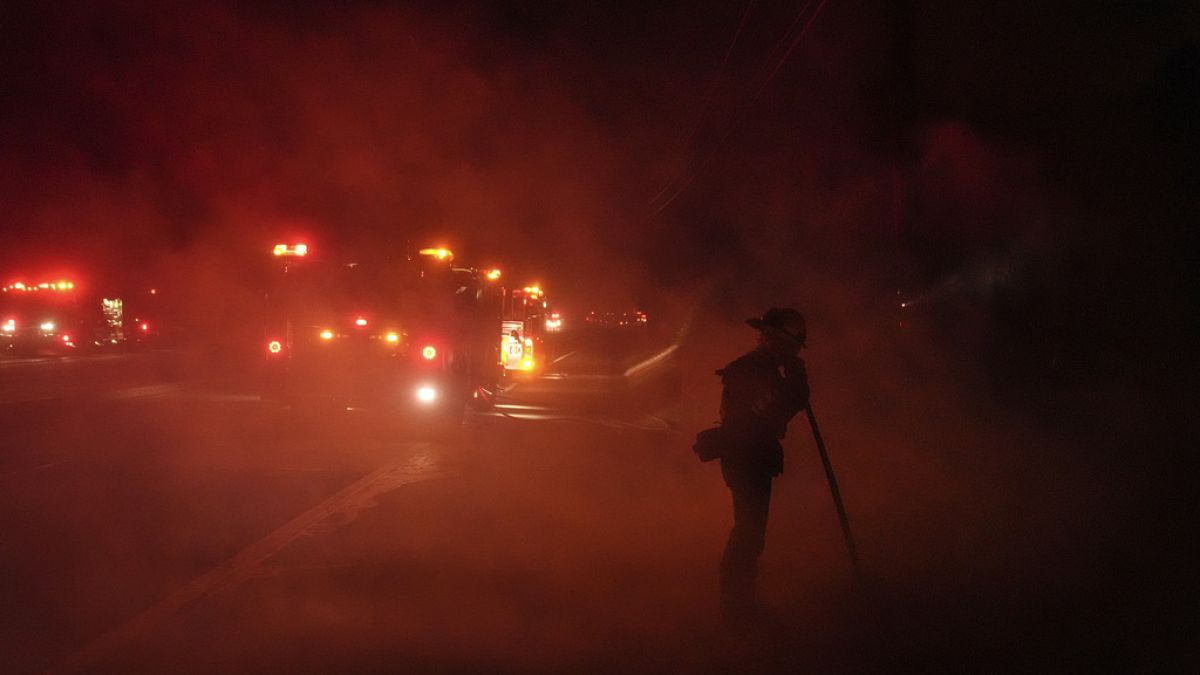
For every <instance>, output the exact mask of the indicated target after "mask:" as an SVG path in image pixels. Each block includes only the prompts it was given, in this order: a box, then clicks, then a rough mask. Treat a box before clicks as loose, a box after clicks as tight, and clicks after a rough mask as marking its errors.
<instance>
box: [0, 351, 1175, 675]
mask: <svg viewBox="0 0 1200 675" xmlns="http://www.w3.org/2000/svg"><path fill="white" fill-rule="evenodd" d="M722 354H724V351H723V352H722ZM817 356H819V354H818V355H817ZM555 358H556V359H557V362H556V363H553V364H551V366H550V367H548V368H547V369H546V370H545V371H544V372H542V373H539V374H538V375H537V376H536V377H533V378H530V379H527V380H522V381H519V382H517V383H515V384H512V385H511V386H509V387H508V388H507V389H506V390H505V391H504V392H503V394H502V395H501V396H500V399H499V404H498V405H497V406H496V408H495V409H493V410H488V411H484V412H472V413H470V414H468V415H467V417H466V419H465V420H464V422H463V425H462V427H461V428H460V429H455V430H453V431H450V432H446V433H431V430H429V429H420V430H413V429H407V428H405V427H404V426H403V425H397V424H395V423H393V422H392V421H391V420H388V419H381V418H380V417H379V416H377V415H374V414H372V412H371V411H365V410H345V409H334V410H325V411H320V412H314V411H305V412H303V414H296V413H294V412H291V411H288V410H286V409H283V408H281V407H279V406H278V405H275V404H268V403H265V402H263V401H262V400H260V398H259V396H258V395H257V393H256V391H255V388H254V386H253V383H254V377H253V368H250V367H246V366H245V364H243V365H241V366H237V367H222V366H221V365H220V364H219V363H218V362H216V361H214V360H213V359H212V357H211V356H205V357H203V358H201V357H198V356H197V355H195V354H191V353H181V352H147V353H140V354H111V355H97V356H90V357H79V358H75V357H72V358H57V359H55V358H43V359H22V360H14V359H4V360H0V536H2V538H3V541H2V553H3V555H2V556H0V607H4V611H3V612H0V671H3V672H5V673H9V672H12V673H36V672H101V673H129V672H198V673H199V672H204V673H211V672H396V671H416V672H476V671H487V672H564V671H565V672H623V673H627V672H662V671H687V672H878V671H905V672H908V671H930V670H933V671H951V672H979V671H991V670H1008V671H1011V670H1019V671H1023V672H1029V671H1042V670H1054V671H1057V672H1079V671H1083V670H1097V669H1098V670H1111V669H1113V668H1116V669H1133V670H1137V669H1146V668H1149V670H1151V671H1153V670H1161V668H1159V666H1164V665H1169V664H1172V663H1175V662H1176V661H1177V660H1178V658H1177V656H1176V655H1175V652H1172V651H1170V648H1171V646H1172V645H1174V644H1177V643H1176V642H1174V640H1176V638H1175V637H1174V634H1168V633H1164V632H1163V631H1161V629H1160V628H1159V625H1160V622H1161V616H1163V615H1165V613H1166V612H1167V611H1168V610H1169V609H1171V610H1173V609H1174V605H1171V604H1170V603H1172V602H1176V604H1178V602H1177V601H1175V600H1172V598H1173V597H1174V596H1173V595H1170V594H1159V595H1149V594H1146V595H1145V597H1142V596H1135V595H1129V594H1125V595H1121V594H1116V593H1112V592H1108V591H1109V589H1112V588H1114V584H1116V583H1118V582H1124V581H1126V580H1127V579H1128V576H1129V575H1130V574H1131V572H1127V571H1126V570H1127V569H1131V568H1129V566H1128V565H1127V563H1126V562H1125V561H1126V560H1127V558H1125V557H1114V556H1107V557H1106V555H1105V552H1107V551H1113V550H1120V549H1119V548H1117V545H1118V543H1119V540H1120V537H1121V534H1120V531H1119V530H1114V529H1113V528H1112V527H1101V526H1099V525H1089V523H1093V522H1100V523H1104V522H1107V523H1114V522H1119V521H1117V520H1115V516H1110V517H1107V518H1106V519H1101V518H1099V517H1098V516H1097V514H1117V513H1120V512H1122V511H1123V510H1125V509H1124V508H1123V507H1124V504H1125V503H1126V502H1123V501H1121V500H1120V499H1119V496H1120V492H1119V489H1118V488H1119V486H1118V484H1117V483H1115V482H1114V481H1112V480H1109V479H1108V478H1106V477H1105V476H1104V475H1103V474H1100V473H1098V472H1096V471H1089V470H1087V466H1088V464H1087V462H1086V457H1087V455H1086V454H1084V452H1085V451H1087V452H1092V451H1093V448H1094V447H1095V446H1090V447H1088V448H1084V449H1083V450H1080V451H1078V452H1076V451H1072V450H1071V448H1069V447H1067V446H1064V445H1063V444H1062V443H1061V441H1054V440H1052V439H1047V438H1046V437H1045V436H1044V435H1043V436H1038V435H1034V434H1033V433H1032V432H1030V431H1028V430H1023V429H1022V428H1020V427H1019V426H1013V425H1008V424H1006V423H1005V422H1004V420H1001V419H998V418H995V417H994V416H988V415H983V414H979V413H977V412H975V411H973V410H972V409H971V408H969V407H967V406H965V405H962V404H961V402H959V401H956V400H954V399H953V397H948V396H943V395H936V396H935V395H929V396H924V397H922V396H918V395H916V393H917V392H919V391H920V390H919V389H914V388H911V387H909V388H905V389H903V390H902V391H901V394H902V395H897V394H896V393H894V392H892V391H890V390H889V389H888V388H887V386H885V385H879V386H876V387H866V386H864V387H861V388H847V387H835V386H832V385H833V384H834V383H832V382H827V381H824V380H822V379H821V378H822V376H823V373H828V372H831V371H834V370H835V369H836V368H838V367H840V366H838V364H835V363H832V362H823V361H821V360H820V359H819V358H815V359H812V360H810V362H809V363H810V373H815V377H816V378H817V380H816V382H815V383H814V384H815V390H816V391H818V392H819V394H820V396H819V399H818V400H819V401H820V404H821V405H820V406H819V407H818V409H817V413H818V415H819V416H820V418H821V422H822V430H823V432H824V435H825V438H826V441H827V442H828V443H829V444H830V450H831V454H832V455H833V459H834V464H835V466H836V467H837V469H838V472H839V478H840V480H841V484H842V492H843V495H844V497H845V498H846V502H847V506H848V508H849V511H850V518H851V522H852V523H853V526H854V528H855V534H856V536H857V538H858V541H859V547H860V554H861V555H862V557H863V560H864V564H865V567H866V568H867V571H868V578H867V582H866V583H865V584H864V585H857V584H856V583H855V581H854V579H853V577H852V575H851V573H850V569H849V565H848V563H847V560H846V554H845V549H844V548H843V545H842V541H841V535H840V532H839V530H838V525H837V521H836V518H835V516H834V513H833V510H832V507H831V504H830V500H829V492H828V488H827V486H826V485H825V482H824V475H823V473H822V471H821V468H820V464H819V462H818V460H817V458H816V455H815V453H814V452H813V451H812V448H811V438H810V437H808V435H807V429H805V428H804V426H803V423H799V424H797V423H793V425H792V430H791V433H790V434H789V437H788V440H787V441H786V442H785V450H786V453H785V454H786V459H785V464H786V466H787V469H786V471H785V473H784V474H783V475H782V476H780V477H779V478H778V479H777V480H776V481H775V494H774V497H773V502H772V511H771V522H770V526H769V531H768V536H767V549H766V552H765V553H764V555H763V559H762V573H761V576H760V587H761V589H762V595H763V597H764V598H765V599H766V601H767V603H768V606H769V607H770V608H771V613H770V614H768V615H767V616H766V617H765V618H764V620H763V621H762V622H761V623H760V624H758V625H755V626H753V627H752V629H751V630H749V631H741V632H739V631H730V630H729V629H727V628H726V627H725V626H723V625H722V623H721V621H720V620H719V616H718V613H717V590H716V570H717V563H718V560H719V558H720V554H721V549H722V547H723V545H724V540H725V537H726V534H727V532H728V528H729V526H730V524H731V514H730V508H729V501H728V500H729V497H728V492H727V491H726V489H725V487H724V485H723V483H722V481H721V478H720V475H719V471H718V470H717V467H716V466H715V465H713V464H701V463H699V462H698V461H696V459H695V457H694V456H693V454H692V453H691V451H690V441H691V436H692V434H694V432H695V431H696V430H698V429H700V428H703V427H704V426H707V425H708V424H710V423H711V422H712V420H713V418H714V417H715V407H716V394H717V392H718V387H719V383H718V382H717V380H716V378H715V377H713V376H712V367H713V366H714V365H715V366H719V365H720V361H719V359H720V358H721V357H720V356H711V355H707V356H706V355H700V354H698V353H696V352H695V351H685V350H684V349H682V348H681V349H673V348H670V347H667V346H666V345H663V344H657V345H650V344H642V343H637V342H636V341H620V340H617V341H613V340H587V339H585V340H577V341H575V342H566V343H564V344H562V345H560V349H559V350H558V351H557V352H556V354H555ZM710 361H716V363H712V364H710V363H709V362H710ZM681 372H682V373H683V374H684V375H683V377H682V378H681V377H680V373H681ZM885 384H886V383H885ZM681 389H682V390H683V391H684V392H685V394H684V396H683V397H682V398H681V397H680V395H679V394H680V390H681ZM863 420H870V421H871V423H870V424H863ZM433 431H435V432H436V431H437V430H433ZM1055 443H1057V445H1055ZM1014 449H1029V450H1028V451H1025V452H1024V454H1018V453H1015V452H1014ZM1033 452H1036V455H1035V454H1032V453H1033ZM1031 458H1035V459H1031ZM1143 554H1144V551H1142V550H1140V549H1139V550H1134V551H1131V553H1130V555H1131V556H1132V555H1137V556H1142V555H1143ZM1139 578H1142V577H1139ZM1152 581H1153V580H1152V579H1148V578H1147V581H1146V583H1147V584H1149V583H1151V582H1152ZM1155 593H1157V591H1155ZM1145 598H1151V599H1153V601H1154V603H1158V604H1152V603H1151V602H1150V600H1147V599H1145ZM1167 669H1168V670H1169V669H1170V668H1167Z"/></svg>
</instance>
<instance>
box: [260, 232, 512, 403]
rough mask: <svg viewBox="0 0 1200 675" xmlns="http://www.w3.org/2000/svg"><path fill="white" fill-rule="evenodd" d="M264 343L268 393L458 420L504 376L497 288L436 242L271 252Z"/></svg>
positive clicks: (283, 246) (296, 399)
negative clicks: (367, 255) (371, 255)
mask: <svg viewBox="0 0 1200 675" xmlns="http://www.w3.org/2000/svg"><path fill="white" fill-rule="evenodd" d="M273 254H274V257H275V259H276V263H277V265H276V269H274V270H273V273H272V280H271V283H270V285H269V288H268V292H267V329H266V334H265V335H264V340H263V345H262V349H263V355H264V358H265V360H266V366H267V372H266V375H267V377H266V392H265V393H266V395H267V396H269V397H273V398H279V399H282V400H284V401H286V402H289V403H292V404H295V403H297V402H300V401H301V400H304V399H308V400H325V401H327V402H328V401H331V400H332V401H337V402H339V403H342V404H345V405H356V406H364V407H371V408H376V409H380V410H396V411H408V412H413V413H416V414H418V415H421V416H423V417H425V418H427V419H439V420H442V421H446V422H455V421H457V420H460V419H461V417H462V414H463V411H464V408H465V406H466V405H468V404H471V403H479V402H489V401H490V400H491V398H490V396H491V392H493V391H494V390H495V386H496V382H497V380H498V378H499V375H500V370H499V367H498V358H499V357H498V354H497V351H496V348H495V342H494V338H493V337H492V336H494V335H495V330H496V326H497V325H498V324H499V318H500V317H499V312H500V296H499V292H498V290H497V289H496V288H495V286H494V284H493V283H492V282H491V281H490V280H489V279H488V278H487V275H486V273H481V272H479V271H477V270H474V269H471V268H462V267H456V266H454V263H453V260H454V256H453V253H452V252H451V251H449V250H448V249H444V248H438V249H423V250H422V251H420V253H419V254H417V255H415V256H406V257H404V258H402V259H388V258H386V257H383V258H378V259H374V260H370V259H360V260H356V261H352V262H351V261H345V260H336V259H331V257H329V256H320V255H316V254H315V253H314V252H313V250H312V249H310V248H309V247H308V246H307V245H306V244H292V245H289V244H280V245H278V246H276V247H275V248H274V249H273Z"/></svg>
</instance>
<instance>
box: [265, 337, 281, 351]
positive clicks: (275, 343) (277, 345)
mask: <svg viewBox="0 0 1200 675" xmlns="http://www.w3.org/2000/svg"><path fill="white" fill-rule="evenodd" d="M267 351H269V352H271V353H272V354H278V353H279V352H282V351H283V343H282V342H280V341H279V340H271V341H270V342H268V343H267Z"/></svg>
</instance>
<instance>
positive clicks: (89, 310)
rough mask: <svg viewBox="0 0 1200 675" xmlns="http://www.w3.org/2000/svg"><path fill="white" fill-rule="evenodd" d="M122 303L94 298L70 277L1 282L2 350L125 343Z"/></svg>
mask: <svg viewBox="0 0 1200 675" xmlns="http://www.w3.org/2000/svg"><path fill="white" fill-rule="evenodd" d="M121 305H122V301H121V300H120V299H119V298H99V297H96V295H95V294H94V293H89V292H86V291H84V290H83V289H82V288H79V287H77V284H76V283H75V281H73V280H68V279H53V280H44V281H14V282H12V283H9V284H7V285H5V286H0V349H3V350H4V351H5V352H8V353H13V354H20V355H65V354H71V353H75V352H76V351H78V350H80V349H88V348H97V347H105V346H115V345H120V344H123V343H124V333H123V329H122V316H121Z"/></svg>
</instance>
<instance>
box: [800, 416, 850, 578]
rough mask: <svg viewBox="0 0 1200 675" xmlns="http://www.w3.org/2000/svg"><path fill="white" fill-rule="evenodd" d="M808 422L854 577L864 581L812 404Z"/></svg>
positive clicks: (835, 478)
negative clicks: (819, 455) (819, 454)
mask: <svg viewBox="0 0 1200 675" xmlns="http://www.w3.org/2000/svg"><path fill="white" fill-rule="evenodd" d="M806 412H807V413H808V423H809V424H810V425H811V426H812V432H813V440H814V441H816V442H817V452H819V453H821V463H822V464H824V465H825V477H826V478H827V479H829V492H830V493H831V494H832V495H833V505H834V507H835V508H837V514H838V521H839V522H841V524H842V537H843V538H845V540H846V550H847V551H849V552H850V564H851V565H853V566H854V577H855V579H857V580H858V581H859V582H862V569H861V568H859V566H858V547H857V546H855V545H854V535H853V534H851V533H850V519H849V518H847V517H846V505H845V504H843V503H842V493H841V491H840V490H838V484H837V477H836V476H834V475H833V464H831V463H830V461H829V453H828V452H826V451H825V441H823V440H821V428H820V427H818V426H817V418H816V416H815V415H813V411H812V406H811V405H810V406H809V407H808V409H807V410H806Z"/></svg>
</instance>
